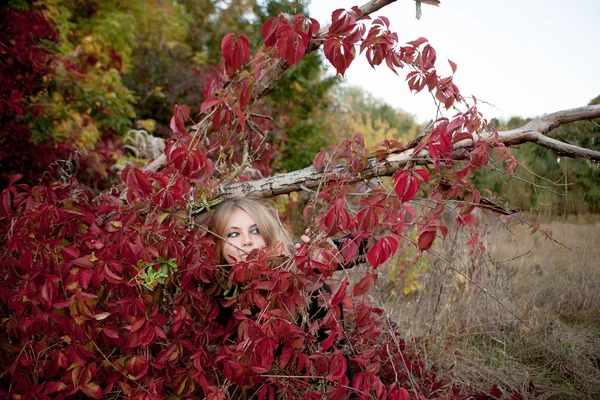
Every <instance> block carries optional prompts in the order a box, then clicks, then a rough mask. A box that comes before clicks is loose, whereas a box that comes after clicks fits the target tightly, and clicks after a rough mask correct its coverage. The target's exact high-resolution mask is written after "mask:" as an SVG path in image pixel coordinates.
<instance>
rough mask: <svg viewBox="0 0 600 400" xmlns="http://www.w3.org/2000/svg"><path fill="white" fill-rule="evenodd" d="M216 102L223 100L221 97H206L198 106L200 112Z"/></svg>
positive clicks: (223, 102)
mask: <svg viewBox="0 0 600 400" xmlns="http://www.w3.org/2000/svg"><path fill="white" fill-rule="evenodd" d="M217 104H225V101H224V100H221V99H215V98H210V99H206V100H204V101H203V102H202V105H201V106H200V112H201V113H203V112H205V111H206V110H208V109H209V108H211V107H213V106H215V105H217Z"/></svg>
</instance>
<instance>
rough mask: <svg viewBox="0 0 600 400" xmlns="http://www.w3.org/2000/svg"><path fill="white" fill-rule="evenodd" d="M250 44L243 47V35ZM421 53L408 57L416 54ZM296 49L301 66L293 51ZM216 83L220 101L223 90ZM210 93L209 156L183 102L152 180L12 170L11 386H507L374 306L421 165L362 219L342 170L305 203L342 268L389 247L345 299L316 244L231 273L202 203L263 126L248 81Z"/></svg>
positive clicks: (17, 389)
mask: <svg viewBox="0 0 600 400" xmlns="http://www.w3.org/2000/svg"><path fill="white" fill-rule="evenodd" d="M338 22H339V21H338ZM351 22H352V21H351ZM354 22H356V21H354ZM340 23H341V22H339V23H338V25H339V24H340ZM342 28H343V27H341V26H338V27H337V28H336V30H335V32H333V34H335V35H337V36H339V37H338V39H339V40H342V41H343V40H345V39H344V37H343V36H344V34H343V32H346V34H349V35H351V34H352V32H354V30H353V29H348V28H344V29H342ZM288 31H289V29H287V30H284V31H282V32H281V34H280V36H278V39H277V40H276V43H285V40H287V41H288V42H290V43H292V42H293V43H299V42H298V37H297V36H298V35H299V37H304V35H306V33H305V32H304V31H302V32H298V31H295V30H292V31H289V32H288ZM286 32H287V33H286ZM300 33H304V35H301V34H300ZM286 35H288V37H287V38H286ZM348 40H350V39H348ZM238 44H239V46H238V45H237V44H236V46H233V48H236V47H238V48H239V47H240V46H241V47H242V48H243V47H244V45H245V42H244V41H242V40H241V41H239V43H238ZM420 44H422V42H420V43H419V44H417V45H415V46H418V45H420ZM282 46H283V45H281V44H278V49H277V51H279V52H280V53H281V52H282ZM294 49H295V47H294ZM246 50H247V49H242V50H240V51H244V52H246ZM273 51H275V50H273ZM378 51H379V50H378ZM415 52H416V50H415V49H413V50H411V51H408V50H406V51H404V52H403V54H404V55H405V56H407V57H416V56H415ZM285 54H286V57H287V56H290V57H292V56H293V59H290V60H292V61H293V60H295V54H296V50H294V51H293V52H292V53H290V52H289V51H286V52H285ZM282 57H283V56H282ZM419 57H420V56H419ZM417 58H418V57H417ZM430 58H431V57H429V58H427V60H429V61H427V63H429V62H430ZM229 59H230V60H235V62H230V65H229V70H230V72H233V71H234V70H237V69H238V68H243V67H244V65H242V64H241V63H242V61H240V60H242V59H244V60H245V58H244V57H242V58H239V57H237V56H234V55H232V56H231V57H230V58H229ZM286 59H287V58H286ZM290 60H288V61H290ZM390 62H391V61H390ZM343 64H344V68H345V67H347V66H348V62H346V61H344V63H343ZM392 64H393V65H396V66H397V65H398V64H397V63H393V62H392ZM248 68H249V67H248ZM254 73H255V74H257V75H259V74H260V73H262V70H256V71H254ZM428 79H430V80H431V79H433V78H431V77H429V78H428ZM211 85H212V86H211ZM433 86H435V85H433ZM215 88H216V89H215ZM217 89H218V90H220V91H221V92H220V93H219V96H218V97H217V96H213V95H214V94H215V90H217ZM206 92H207V95H206V96H205V97H206V99H207V100H205V104H204V105H203V111H206V112H207V118H208V116H212V119H211V120H210V122H211V124H212V127H213V130H214V131H215V134H216V135H217V136H216V138H217V139H216V140H213V139H214V138H210V137H209V138H206V140H202V141H201V143H203V144H209V145H210V146H209V148H204V147H203V146H198V145H197V144H198V143H199V140H198V138H197V134H198V132H196V133H194V134H193V135H188V134H187V132H186V129H185V127H184V125H183V122H185V118H187V113H188V112H189V109H186V107H177V108H176V113H175V116H174V118H173V121H172V124H171V126H172V129H173V131H174V133H175V136H174V137H173V138H172V139H171V140H170V141H169V143H168V145H167V148H166V150H165V154H166V157H167V165H166V167H165V168H164V169H162V170H160V171H158V172H154V171H151V170H141V169H138V168H134V167H127V168H126V169H125V170H124V171H123V173H122V180H123V182H124V184H125V187H124V191H122V192H120V193H103V194H101V195H98V196H94V195H93V194H92V193H91V192H90V191H89V190H87V189H85V188H83V187H82V186H81V185H80V184H79V183H78V181H77V180H74V179H72V180H63V181H57V182H53V183H49V184H45V185H38V186H34V185H27V184H20V183H19V180H18V179H19V177H18V176H17V177H14V178H13V179H11V181H10V182H9V183H8V187H7V189H6V190H4V191H3V192H2V195H1V196H0V240H1V247H0V307H1V311H0V312H1V313H2V315H3V320H2V328H3V329H2V333H1V335H2V336H1V337H0V345H1V348H2V353H1V354H0V365H1V366H2V367H3V370H4V371H5V372H4V373H3V374H1V375H0V394H2V396H8V395H10V396H12V397H15V398H16V397H20V398H41V399H44V398H66V397H70V396H73V395H78V396H84V395H85V396H87V397H92V398H101V397H103V396H107V397H109V396H111V397H131V398H144V399H145V398H151V399H161V398H166V397H172V398H196V397H198V398H211V399H225V398H245V397H250V396H251V395H254V394H255V395H256V396H257V397H258V398H259V399H263V398H267V397H268V398H270V399H272V398H302V399H318V398H322V397H323V396H324V395H325V396H327V397H328V398H333V399H342V398H352V397H350V396H354V397H355V398H361V399H368V398H392V399H408V398H419V399H421V398H469V397H473V398H481V399H483V398H490V399H493V398H500V397H501V396H502V395H503V393H502V391H500V390H499V389H497V388H494V389H493V390H492V392H490V394H483V393H479V394H472V393H469V392H468V391H466V390H461V389H460V388H458V387H455V386H453V385H452V382H450V381H448V380H444V379H441V378H439V377H438V375H437V374H436V372H435V371H433V370H431V369H430V368H429V367H428V366H427V365H426V363H425V358H424V350H423V347H421V346H418V345H411V346H406V344H405V342H404V341H403V340H402V338H401V337H400V335H399V333H398V330H397V329H396V327H395V326H394V324H393V323H391V322H390V321H388V320H387V318H386V316H385V313H384V311H383V310H382V309H380V308H378V307H375V306H373V305H372V304H370V302H369V301H367V299H366V298H365V293H367V292H368V290H369V288H370V287H371V286H372V285H373V283H374V282H375V279H376V275H375V273H374V269H375V268H376V267H377V266H378V265H380V264H381V263H383V262H385V260H386V259H387V258H389V257H390V256H391V255H392V254H393V253H394V252H395V251H396V249H397V247H398V240H399V238H400V234H401V233H402V231H403V229H404V221H405V215H406V214H414V211H413V210H412V208H411V207H410V206H408V205H407V204H406V202H408V201H409V200H411V199H412V198H413V196H414V195H415V193H416V192H417V191H418V190H419V188H420V187H421V185H422V183H423V182H425V183H426V184H431V183H430V181H429V175H428V174H427V173H425V171H419V170H417V171H415V172H414V173H410V174H408V173H404V174H399V175H398V176H397V177H396V179H395V185H396V186H397V187H396V188H395V190H396V192H397V193H398V195H399V196H400V197H395V196H390V195H389V194H388V192H387V191H385V190H383V189H374V190H370V191H369V193H365V196H364V198H363V200H361V201H360V203H361V209H360V211H359V212H357V213H349V212H348V210H347V208H346V206H345V204H346V203H345V199H346V197H347V196H348V191H349V189H348V186H346V185H345V183H346V179H347V177H344V176H333V175H331V176H330V178H329V180H327V181H325V182H324V184H323V187H322V190H321V191H320V192H319V194H318V196H317V198H316V199H313V200H312V201H310V202H309V204H308V206H307V207H306V209H305V217H306V218H307V220H308V219H309V218H308V217H309V216H310V217H311V218H310V219H312V221H313V223H312V228H313V229H314V230H315V231H318V232H320V233H321V234H323V235H325V236H333V235H338V234H339V235H343V234H348V233H352V234H353V236H352V239H348V240H346V242H345V244H344V247H343V249H342V256H343V258H344V259H345V260H353V259H355V258H356V257H357V253H358V251H359V247H360V245H359V244H360V243H361V241H362V240H363V239H365V240H371V239H372V238H378V239H379V242H378V244H377V245H376V246H372V247H371V249H370V250H369V251H368V252H367V254H366V259H367V260H369V261H370V263H371V267H370V268H369V270H368V272H367V273H366V274H365V276H364V277H363V279H362V280H361V281H360V282H359V283H358V284H357V285H356V286H355V287H354V288H353V290H352V292H351V293H350V292H349V291H348V290H347V289H348V286H349V283H348V280H347V279H344V280H343V281H342V282H341V283H340V284H339V285H338V286H337V288H336V289H335V290H333V292H330V291H327V290H321V288H323V287H324V284H325V282H326V281H329V280H330V279H331V277H332V274H333V273H334V271H335V270H336V269H337V268H338V261H337V260H336V259H332V258H331V257H329V258H328V257H327V254H325V253H324V254H323V257H324V258H325V260H328V261H323V260H322V259H320V258H318V259H313V258H311V256H310V255H311V254H312V251H309V249H308V248H307V245H304V246H302V247H301V248H300V249H299V250H298V251H297V252H296V253H295V254H293V255H292V256H291V257H276V256H274V255H273V254H272V253H270V252H269V249H262V250H260V251H258V252H255V253H254V255H253V257H252V256H249V257H248V258H247V259H246V260H245V261H243V262H240V263H237V264H235V265H233V266H224V265H219V264H218V261H217V257H216V256H215V254H214V250H213V248H214V246H213V245H214V243H213V239H212V238H211V237H210V236H209V235H207V233H206V230H205V227H204V226H202V225H200V224H199V223H197V222H196V221H195V217H194V215H195V214H196V213H198V212H200V211H202V210H203V209H205V208H208V203H207V197H208V198H209V199H210V198H211V194H212V193H214V192H215V188H216V185H217V183H219V182H220V180H219V179H224V178H227V176H219V174H220V173H221V171H217V170H215V169H214V165H213V162H212V161H211V159H210V158H209V157H208V154H209V153H211V152H214V151H215V149H216V148H218V147H219V146H220V145H221V144H223V143H228V141H227V140H224V137H229V135H231V136H233V135H239V137H240V138H241V139H242V140H247V141H249V142H250V148H252V147H251V146H252V145H254V144H253V143H254V141H253V137H254V136H252V135H255V134H256V133H255V132H254V133H252V132H249V130H248V128H247V123H246V119H245V118H246V117H245V116H244V112H246V111H247V109H248V108H247V106H248V105H249V104H250V101H249V99H248V96H249V88H248V84H247V82H246V83H244V81H243V80H242V81H239V82H237V83H236V84H235V85H233V84H232V85H228V86H227V85H223V84H221V85H215V84H214V82H213V83H210V82H209V84H207V89H206ZM241 98H244V99H245V100H244V101H237V100H239V99H241ZM477 118H478V116H477V114H476V113H474V114H473V115H470V116H465V115H463V116H462V117H460V118H457V120H458V122H456V120H453V121H452V122H451V123H450V125H451V126H452V125H453V124H454V125H453V128H452V129H451V128H449V127H448V123H446V124H445V126H446V128H448V129H447V130H446V131H444V132H445V134H448V135H452V134H453V133H456V132H458V131H460V128H462V127H463V126H466V125H468V124H471V123H472V122H473V121H474V120H477ZM257 140H258V141H259V142H260V138H258V139H257ZM435 140H436V141H437V139H435ZM429 144H431V145H433V142H431V143H429ZM426 145H427V143H423V144H422V146H426ZM222 151H223V152H226V151H227V149H225V150H222ZM325 160H330V161H332V162H333V163H339V162H343V163H345V164H346V165H347V167H348V171H349V173H350V174H352V173H358V172H360V171H362V170H364V169H365V168H366V166H367V164H368V159H367V152H366V150H365V148H364V143H363V141H362V137H361V136H360V135H356V136H355V138H354V139H353V140H347V141H345V142H343V143H342V144H341V145H340V146H338V147H337V148H335V149H331V150H330V151H328V152H324V153H322V154H320V155H318V156H317V157H316V158H315V168H316V169H317V170H323V171H327V170H328V168H331V165H332V164H331V163H327V164H326V163H325V162H324V161H325ZM446 161H447V162H446V164H445V165H449V164H450V162H449V160H446ZM457 180H458V183H457V184H462V185H463V186H460V185H459V187H464V184H465V183H464V181H462V180H461V178H457ZM402 185H404V186H402ZM398 186H400V187H398ZM438 195H439V193H438ZM442 208H443V207H442ZM440 212H441V209H440V207H437V208H435V209H433V210H431V212H430V213H429V215H427V216H426V217H424V218H423V219H422V220H419V223H420V224H422V225H423V229H424V231H426V232H434V234H433V235H430V236H432V237H435V232H437V230H438V229H439V230H440V231H443V229H444V227H443V226H441V225H440V223H439V221H438V220H437V218H438V216H439V213H440ZM465 213H468V212H465ZM432 240H433V239H432ZM430 242H431V241H428V242H427V245H430V244H431V243H430ZM419 246H421V243H419ZM422 248H426V246H425V245H423V246H422ZM315 293H317V294H318V296H315ZM315 297H316V301H317V302H318V306H319V307H321V308H322V312H320V315H319V318H316V319H314V318H311V315H310V313H309V312H308V307H309V303H310V302H311V299H314V298H315ZM342 312H344V314H345V315H344V317H343V318H342ZM513 397H514V396H513ZM517 397H518V396H517ZM517 397H515V398H517Z"/></svg>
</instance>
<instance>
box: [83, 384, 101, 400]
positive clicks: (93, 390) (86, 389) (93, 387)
mask: <svg viewBox="0 0 600 400" xmlns="http://www.w3.org/2000/svg"><path fill="white" fill-rule="evenodd" d="M79 388H80V389H81V391H82V392H83V393H85V394H86V395H88V396H89V397H91V398H92V399H101V398H102V389H100V386H99V385H98V384H97V383H94V382H88V383H86V384H85V385H83V386H80V387H79Z"/></svg>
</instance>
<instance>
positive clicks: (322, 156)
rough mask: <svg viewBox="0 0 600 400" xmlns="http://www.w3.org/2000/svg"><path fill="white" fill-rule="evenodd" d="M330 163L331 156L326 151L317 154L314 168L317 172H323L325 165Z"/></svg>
mask: <svg viewBox="0 0 600 400" xmlns="http://www.w3.org/2000/svg"><path fill="white" fill-rule="evenodd" d="M328 161H329V154H327V151H325V150H321V151H319V152H318V153H317V155H316V156H315V158H314V159H313V168H314V169H315V172H322V171H323V167H324V165H325V163H326V162H328Z"/></svg>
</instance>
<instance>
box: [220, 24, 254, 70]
mask: <svg viewBox="0 0 600 400" xmlns="http://www.w3.org/2000/svg"><path fill="white" fill-rule="evenodd" d="M221 54H222V55H223V61H224V62H225V71H226V72H227V75H229V76H233V74H235V72H236V71H237V70H238V69H240V67H241V66H242V65H244V64H245V63H246V61H248V58H250V42H249V41H248V38H247V37H246V35H243V34H242V35H240V36H239V37H237V36H236V35H235V34H234V33H228V34H227V35H225V37H223V40H222V41H221Z"/></svg>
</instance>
